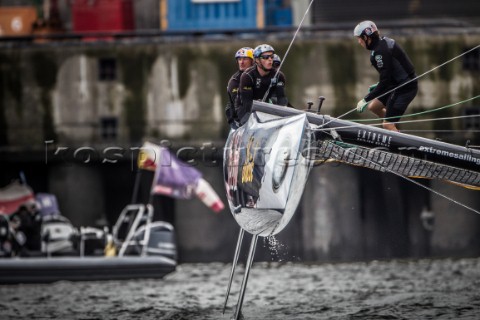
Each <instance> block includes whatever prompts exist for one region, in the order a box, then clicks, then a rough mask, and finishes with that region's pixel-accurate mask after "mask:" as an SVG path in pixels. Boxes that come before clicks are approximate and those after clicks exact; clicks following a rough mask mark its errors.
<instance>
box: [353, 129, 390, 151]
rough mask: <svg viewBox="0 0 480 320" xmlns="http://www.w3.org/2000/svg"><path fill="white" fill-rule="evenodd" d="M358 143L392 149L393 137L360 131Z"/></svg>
mask: <svg viewBox="0 0 480 320" xmlns="http://www.w3.org/2000/svg"><path fill="white" fill-rule="evenodd" d="M357 141H361V142H366V143H369V144H373V145H376V146H382V147H387V148H388V147H390V143H391V142H392V136H390V135H388V134H384V133H378V132H374V131H370V130H363V129H362V130H358V131H357Z"/></svg>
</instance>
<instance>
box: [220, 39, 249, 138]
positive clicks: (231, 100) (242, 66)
mask: <svg viewBox="0 0 480 320" xmlns="http://www.w3.org/2000/svg"><path fill="white" fill-rule="evenodd" d="M235 60H236V61H237V65H238V71H237V72H235V73H234V74H233V75H232V76H231V77H230V80H228V85H227V94H228V102H227V107H226V108H225V115H226V116H227V122H228V124H229V125H230V127H231V128H232V129H237V128H238V126H239V119H238V118H237V114H236V113H235V100H237V95H238V86H239V85H240V76H241V75H242V73H243V72H244V71H245V70H246V69H248V68H250V67H251V66H252V65H253V49H252V48H249V47H244V48H240V49H238V51H237V52H236V53H235Z"/></svg>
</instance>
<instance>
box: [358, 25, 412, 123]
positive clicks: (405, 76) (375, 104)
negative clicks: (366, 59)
mask: <svg viewBox="0 0 480 320" xmlns="http://www.w3.org/2000/svg"><path fill="white" fill-rule="evenodd" d="M353 34H354V36H355V37H357V40H358V43H359V44H360V45H361V46H362V47H364V48H365V49H367V50H370V51H371V54H370V62H371V64H372V66H373V67H374V68H375V69H376V70H377V71H378V73H379V74H380V79H379V81H378V83H377V84H376V85H373V86H371V87H370V92H369V93H368V94H367V95H366V96H365V97H364V98H363V99H362V100H360V101H359V102H358V104H357V111H358V112H363V110H364V109H365V108H366V107H367V106H368V110H370V111H371V112H373V113H375V114H376V115H377V116H378V117H380V118H386V119H385V120H384V121H383V128H384V129H388V130H393V131H398V128H397V127H396V122H398V121H399V120H400V117H401V116H402V115H403V114H404V113H405V110H406V109H407V107H408V105H409V104H410V102H412V100H413V99H414V98H415V96H416V95H417V92H418V85H417V80H416V79H415V78H416V75H415V69H414V67H413V64H412V62H411V61H410V58H409V57H408V55H407V54H406V53H405V51H404V50H403V49H402V48H401V47H400V45H399V44H398V43H397V42H396V41H395V40H393V39H390V38H387V37H381V38H380V36H379V33H378V29H377V26H376V25H375V23H373V22H372V21H362V22H360V23H359V24H358V25H357V26H356V27H355V30H354V31H353ZM413 79H415V80H413ZM407 82H408V83H407ZM405 83H406V84H405ZM403 84H405V85H403ZM394 88H398V89H395V90H394V91H392V92H390V93H388V94H385V93H387V92H389V91H390V90H392V89H394ZM377 97H378V98H377Z"/></svg>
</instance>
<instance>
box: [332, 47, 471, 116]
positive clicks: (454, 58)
mask: <svg viewBox="0 0 480 320" xmlns="http://www.w3.org/2000/svg"><path fill="white" fill-rule="evenodd" d="M478 48H480V44H479V45H477V46H475V47H473V48H471V49H469V50H467V51H465V52H463V53H461V54H459V55H457V56H455V57H453V58H452V59H450V60H448V61H445V62H444V63H442V64H439V65H438V66H435V67H433V68H432V69H430V70H428V71H426V72H424V73H422V74H421V75H419V76H416V77H415V78H413V79H410V80H408V81H406V82H404V83H402V84H400V85H398V86H397V87H395V88H393V89H391V90H389V91H387V92H385V93H383V94H381V95H379V96H378V97H375V98H374V99H379V98H381V97H383V96H385V95H387V94H390V93H391V92H393V91H395V90H397V89H399V88H401V87H403V86H405V85H407V84H409V83H410V82H412V81H415V80H417V79H420V78H421V77H423V76H425V75H427V74H429V73H430V72H433V71H435V70H436V69H438V68H440V67H443V66H444V65H446V64H447V63H450V62H452V61H454V60H456V59H458V58H460V57H462V56H464V55H466V54H468V53H470V52H472V51H473V50H476V49H478ZM372 100H373V99H372ZM355 110H356V108H353V109H352V110H350V111H348V112H345V113H344V114H342V115H340V116H339V117H337V119H341V118H343V117H344V116H346V115H348V114H350V113H352V112H353V111H355ZM330 121H333V120H330ZM328 123H329V122H327V123H325V124H324V125H327V124H328Z"/></svg>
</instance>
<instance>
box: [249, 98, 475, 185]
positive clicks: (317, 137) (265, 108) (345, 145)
mask: <svg viewBox="0 0 480 320" xmlns="http://www.w3.org/2000/svg"><path fill="white" fill-rule="evenodd" d="M253 110H254V112H260V113H266V114H270V115H274V116H278V117H291V116H295V115H298V114H306V117H307V120H308V123H309V128H310V130H311V131H312V133H313V136H314V139H313V140H314V143H313V144H312V145H311V149H310V150H309V153H310V154H312V155H313V158H312V160H314V161H315V163H316V164H318V163H322V162H323V161H339V162H344V163H347V164H351V165H357V166H363V167H367V168H370V169H375V170H379V171H388V172H394V173H397V174H400V175H402V176H406V177H415V178H429V179H441V180H446V181H450V182H453V183H457V184H460V185H462V186H464V187H468V188H472V189H480V151H478V150H476V149H472V148H468V147H462V146H458V145H454V144H450V143H446V142H442V141H437V140H431V139H426V138H422V137H418V136H413V135H409V134H405V133H399V132H393V131H389V130H385V129H381V128H376V127H373V126H368V125H362V124H358V123H354V122H351V121H346V120H339V119H335V118H332V117H330V116H327V115H319V114H315V113H311V112H305V111H300V110H296V109H291V108H283V107H279V106H275V105H272V104H268V103H263V102H255V103H254V106H253Z"/></svg>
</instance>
